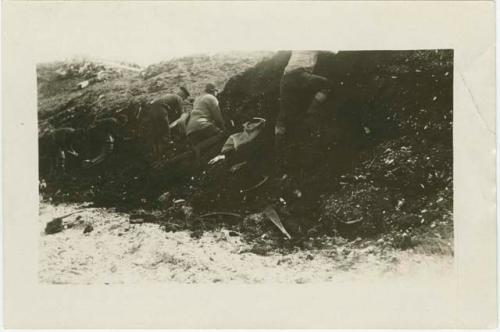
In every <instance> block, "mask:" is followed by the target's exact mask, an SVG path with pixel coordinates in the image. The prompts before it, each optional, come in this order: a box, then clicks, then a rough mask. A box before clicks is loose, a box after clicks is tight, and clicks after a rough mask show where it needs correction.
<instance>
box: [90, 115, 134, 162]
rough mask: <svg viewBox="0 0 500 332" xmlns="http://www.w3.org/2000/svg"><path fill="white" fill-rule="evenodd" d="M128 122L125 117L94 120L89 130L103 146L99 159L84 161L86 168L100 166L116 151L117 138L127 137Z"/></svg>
mask: <svg viewBox="0 0 500 332" xmlns="http://www.w3.org/2000/svg"><path fill="white" fill-rule="evenodd" d="M127 121H128V120H127V117H126V116H125V115H121V116H118V117H107V118H102V119H97V120H94V122H93V123H92V125H91V126H90V127H89V128H88V130H89V131H90V132H91V135H93V137H95V138H96V139H97V141H98V142H100V143H102V144H103V145H102V148H101V152H100V153H99V155H97V157H95V158H93V159H87V160H85V161H84V167H86V168H88V167H92V166H95V165H97V164H100V163H101V162H103V161H104V160H105V159H106V158H107V157H108V156H109V155H110V154H111V153H112V152H113V151H114V148H115V145H114V144H115V140H116V138H117V137H123V136H125V124H126V123H127Z"/></svg>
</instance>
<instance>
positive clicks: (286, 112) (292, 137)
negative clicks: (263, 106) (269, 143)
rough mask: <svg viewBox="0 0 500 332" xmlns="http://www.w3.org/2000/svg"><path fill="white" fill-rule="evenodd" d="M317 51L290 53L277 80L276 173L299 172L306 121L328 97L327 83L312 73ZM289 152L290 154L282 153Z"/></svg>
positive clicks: (328, 85) (306, 133)
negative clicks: (278, 93)
mask: <svg viewBox="0 0 500 332" xmlns="http://www.w3.org/2000/svg"><path fill="white" fill-rule="evenodd" d="M317 55H318V54H317V52H316V51H293V52H292V55H291V57H290V60H289V62H288V65H287V67H286V68H285V71H284V74H283V77H282V78H281V81H280V110H279V113H278V117H277V119H276V125H275V153H276V164H277V165H276V166H277V172H278V173H283V172H285V171H286V172H292V173H297V172H300V162H301V158H302V154H301V153H300V147H299V146H298V145H300V143H301V142H303V141H304V140H306V139H307V135H308V132H307V129H306V126H305V121H304V120H305V118H306V117H307V116H308V115H310V114H313V113H316V112H317V111H318V109H319V108H320V107H321V104H323V103H324V101H325V100H326V98H327V95H328V93H329V91H330V88H331V83H330V81H329V80H328V79H327V78H325V77H323V76H320V75H316V74H313V70H314V67H315V65H316V62H317ZM286 150H290V153H288V152H287V153H285V152H286Z"/></svg>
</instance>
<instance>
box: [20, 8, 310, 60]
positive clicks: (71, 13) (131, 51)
mask: <svg viewBox="0 0 500 332" xmlns="http://www.w3.org/2000/svg"><path fill="white" fill-rule="evenodd" d="M31 5H33V4H31ZM37 7H38V8H37V10H36V11H33V14H32V15H30V18H31V20H34V21H35V22H36V24H31V26H32V27H35V30H34V31H33V33H34V34H35V35H36V36H37V38H36V39H37V40H36V43H37V45H36V47H35V48H34V51H35V52H36V53H37V59H39V60H38V61H39V62H46V61H52V60H59V59H64V58H68V57H72V56H75V55H87V56H92V57H99V58H104V59H110V60H123V61H130V62H135V63H138V64H140V65H147V64H150V63H154V62H158V61H161V60H165V59H168V58H171V57H176V56H182V55H189V54H196V53H214V52H215V53H216V52H224V51H231V50H277V49H279V40H278V39H277V38H272V36H273V35H276V36H277V35H278V34H277V33H278V30H279V25H278V26H277V25H276V23H279V21H280V20H283V19H285V17H281V18H280V15H282V14H283V12H284V11H283V10H277V7H276V6H269V7H266V5H265V4H256V5H246V6H245V7H244V8H242V7H241V5H240V4H236V3H228V2H225V3H223V4H216V3H205V4H199V3H198V4H197V5H194V3H193V2H184V3H182V2H153V3H151V2H149V3H121V4H117V3H115V2H104V3H95V2H94V3H89V4H87V5H86V4H84V5H82V4H81V3H71V2H70V3H62V2H59V3H56V4H52V5H44V4H40V5H38V6H37ZM264 12H265V13H266V14H268V15H266V17H267V19H264V18H262V17H263V13H264ZM273 12H274V13H273ZM288 20H291V21H290V22H288V24H291V23H292V22H299V21H300V19H299V18H297V17H294V15H291V17H290V16H289V17H288ZM30 23H33V22H30ZM287 35H288V34H287Z"/></svg>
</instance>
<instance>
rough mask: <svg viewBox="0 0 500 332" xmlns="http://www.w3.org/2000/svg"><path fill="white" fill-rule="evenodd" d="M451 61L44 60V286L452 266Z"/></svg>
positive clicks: (301, 56) (364, 54)
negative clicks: (140, 61) (135, 61)
mask: <svg viewBox="0 0 500 332" xmlns="http://www.w3.org/2000/svg"><path fill="white" fill-rule="evenodd" d="M453 55H454V52H453V50H451V49H426V50H376V51H343V50H278V51H234V52H219V53H213V52H210V50H207V52H206V53H203V54H185V55H182V56H176V57H172V58H166V59H164V60H162V61H158V62H155V63H141V64H138V63H134V62H132V61H131V62H126V61H122V60H120V61H118V60H114V59H102V58H97V57H92V56H85V55H78V54H75V56H73V57H68V58H66V59H64V60H57V61H44V62H39V63H38V64H37V68H36V74H37V90H38V91H37V96H38V152H39V198H40V211H39V229H40V235H39V241H40V254H39V282H41V283H46V284H130V283H141V282H164V283H245V284H249V283H250V284H260V283H276V282H278V283H293V284H304V283H314V282H337V281H340V280H357V279H360V278H362V279H364V280H371V279H378V278H385V277H390V276H400V275H401V276H404V275H405V274H408V275H412V274H413V275H414V274H424V275H426V274H428V275H429V276H432V275H433V274H435V275H438V274H440V273H441V272H442V271H447V270H449V269H451V268H452V265H453V256H454V236H453V137H452V127H453V64H454V61H453Z"/></svg>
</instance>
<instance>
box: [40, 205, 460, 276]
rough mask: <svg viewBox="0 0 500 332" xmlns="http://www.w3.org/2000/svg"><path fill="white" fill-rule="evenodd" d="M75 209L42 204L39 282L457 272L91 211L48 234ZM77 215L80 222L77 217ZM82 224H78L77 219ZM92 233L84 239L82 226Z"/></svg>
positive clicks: (387, 255)
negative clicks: (278, 248)
mask: <svg viewBox="0 0 500 332" xmlns="http://www.w3.org/2000/svg"><path fill="white" fill-rule="evenodd" d="M79 207H80V206H78V205H58V206H53V205H50V204H47V203H40V218H39V226H40V266H39V278H40V281H41V282H42V283H53V284H122V283H127V284H128V283H144V282H148V283H149V282H179V283H213V282H222V283H228V282H231V283H267V282H279V283H309V282H325V281H328V282H330V281H334V282H338V281H352V280H356V279H363V280H367V279H375V278H381V277H383V278H400V277H410V278H424V279H427V278H428V279H429V280H432V279H433V278H436V277H439V278H443V277H445V276H446V275H448V274H450V275H451V273H452V272H453V257H452V256H451V255H426V254H422V253H419V252H417V251H415V250H412V249H409V250H405V251H401V250H395V249H391V248H385V249H384V250H380V248H379V247H377V246H374V245H370V244H369V243H368V244H353V243H349V242H347V241H343V242H342V244H339V241H337V244H332V245H331V246H328V247H327V248H323V249H321V250H297V251H294V252H291V253H288V254H282V253H279V252H275V251H272V252H271V253H270V254H269V255H266V256H261V255H257V254H255V253H251V252H246V251H247V250H248V249H249V248H250V247H251V245H249V244H247V243H245V242H243V241H242V240H241V238H240V237H239V236H228V235H227V232H224V230H220V231H211V232H205V233H204V234H203V236H202V237H201V238H200V239H195V238H192V237H191V236H190V234H191V232H190V231H179V232H165V231H164V230H162V229H161V228H160V227H159V226H158V225H155V224H135V225H133V224H130V223H129V222H128V216H127V215H126V214H121V213H115V212H112V211H111V210H108V209H101V208H86V209H83V210H82V211H79V212H78V213H76V214H74V215H72V216H69V217H67V218H65V219H64V221H65V223H66V224H68V223H69V224H71V225H73V227H71V228H67V229H65V230H63V231H62V232H60V233H57V234H51V235H45V233H44V228H45V226H46V224H47V222H49V221H51V220H52V219H53V218H55V217H59V216H62V215H65V214H68V213H71V212H74V211H75V210H77V209H78V208H79ZM79 216H80V217H79ZM77 218H78V219H77ZM87 225H92V227H93V230H92V231H91V232H89V233H86V234H84V232H83V230H84V228H85V226H87Z"/></svg>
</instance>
